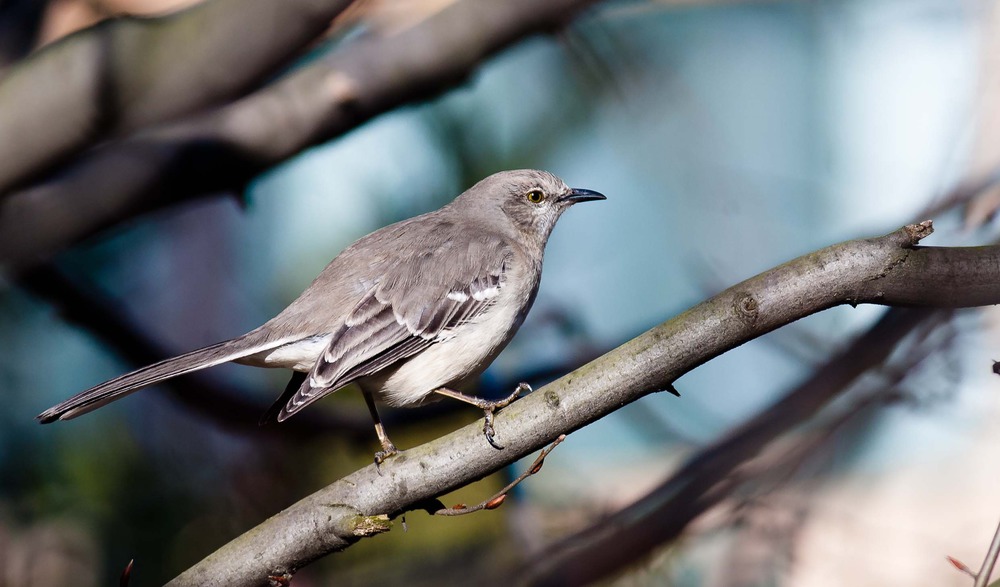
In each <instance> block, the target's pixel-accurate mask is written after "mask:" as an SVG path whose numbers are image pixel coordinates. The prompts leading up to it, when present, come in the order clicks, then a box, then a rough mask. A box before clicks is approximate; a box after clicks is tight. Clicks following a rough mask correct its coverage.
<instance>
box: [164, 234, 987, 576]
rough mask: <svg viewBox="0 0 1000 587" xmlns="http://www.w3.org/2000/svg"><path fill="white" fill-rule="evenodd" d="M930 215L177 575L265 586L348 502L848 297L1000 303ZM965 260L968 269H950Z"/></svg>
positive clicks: (828, 256)
mask: <svg viewBox="0 0 1000 587" xmlns="http://www.w3.org/2000/svg"><path fill="white" fill-rule="evenodd" d="M929 232H930V223H925V224H923V225H910V226H908V227H906V228H904V229H901V230H899V231H896V232H894V233H891V234H889V235H886V236H884V237H881V238H875V239H866V240H856V241H849V242H846V243H842V244H839V245H835V246H832V247H829V248H826V249H823V250H821V251H818V252H815V253H812V254H810V255H806V256H804V257H800V258H799V259H796V260H794V261H791V262H789V263H786V264H784V265H782V266H780V267H777V268H775V269H772V270H770V271H767V272H765V273H762V274H761V275H758V276H756V277H754V278H751V279H749V280H747V281H744V282H743V283H740V284H738V285H736V286H734V287H731V288H729V289H727V290H726V291H724V292H722V293H720V294H719V295H717V296H715V297H713V298H711V299H710V300H708V301H706V302H703V303H701V304H699V305H697V306H695V307H693V308H691V309H690V310H688V311H686V312H684V313H683V314H681V315H679V316H677V317H676V318H674V319H672V320H669V321H668V322H665V323H664V324H661V325H660V326H657V327H656V328H653V329H652V330H650V331H648V332H646V333H644V334H642V335H641V336H639V337H637V338H635V339H633V340H631V341H629V342H628V343H626V344H624V345H622V346H621V347H619V348H617V349H615V350H614V351H611V352H610V353H607V354H606V355H604V356H602V357H600V358H599V359H597V360H595V361H593V362H592V363H590V364H588V365H585V366H584V367H581V368H580V369H577V370H576V371H574V372H573V373H570V374H569V375H566V376H565V377H563V378H561V379H559V380H557V381H555V382H553V383H552V384H550V385H547V386H545V387H543V388H541V389H539V390H538V391H536V392H535V393H533V394H531V395H529V396H527V397H525V398H523V399H521V400H518V401H517V402H515V403H514V404H512V405H511V406H510V407H508V408H506V409H504V410H503V411H501V412H500V413H499V414H497V417H496V423H495V425H496V430H497V433H498V440H499V441H500V442H501V443H503V444H504V445H505V446H506V447H507V448H506V449H505V450H503V451H497V450H495V449H493V448H492V447H490V446H489V444H487V443H486V442H484V441H483V438H482V425H481V424H471V425H469V426H467V427H465V428H462V429H460V430H457V431H455V432H453V433H451V434H449V435H447V436H445V437H442V438H439V439H437V440H435V441H433V442H430V443H427V444H424V445H421V446H418V447H415V448H413V449H410V450H407V451H405V452H403V453H402V454H400V455H398V456H397V457H394V458H392V459H390V460H389V461H387V462H386V463H383V465H382V474H381V475H379V474H378V473H376V471H375V468H374V467H373V466H370V467H367V468H365V469H362V470H360V471H357V472H355V473H353V474H351V475H349V476H348V477H345V478H344V479H341V480H340V481H337V482H335V483H333V484H331V485H329V486H328V487H326V488H324V489H322V490H321V491H319V492H317V493H314V494H313V495H311V496H309V497H307V498H305V499H303V500H302V501H300V502H298V503H296V504H294V505H293V506H291V507H289V508H288V509H286V510H284V511H283V512H281V513H279V514H278V515H276V516H274V517H272V518H270V519H269V520H267V521H266V522H264V523H262V524H261V525H260V526H258V527H257V528H255V529H253V530H252V531H250V532H248V533H246V534H244V535H243V536H241V537H239V538H237V539H236V540H234V541H233V542H231V543H230V544H228V545H226V546H224V547H223V548H222V549H220V550H219V551H217V552H216V553H215V554H213V555H212V556H211V557H209V558H208V559H205V560H204V561H202V562H201V563H199V564H198V565H196V566H195V567H193V568H192V569H190V570H188V571H187V572H185V573H184V574H182V575H181V576H179V577H178V578H177V579H175V580H174V581H173V582H171V585H174V586H182V585H226V584H242V585H258V584H264V581H265V580H266V576H267V574H268V573H269V572H271V571H273V570H274V569H284V570H292V571H294V570H295V569H297V568H299V567H301V566H302V565H304V564H307V563H308V562H310V561H312V560H315V559H316V558H318V557H320V556H322V555H324V554H326V553H327V552H330V548H329V547H328V546H327V545H326V544H325V542H323V541H322V540H318V539H317V536H323V535H324V532H325V531H326V528H327V526H329V525H330V524H341V523H342V522H343V521H342V520H341V519H339V518H337V517H336V516H331V515H330V512H329V506H330V504H338V505H343V506H346V507H348V508H350V509H353V510H356V511H357V512H360V513H361V514H364V515H376V514H393V513H397V512H401V511H405V510H407V509H410V508H413V507H416V506H418V505H419V504H421V503H425V502H426V501H427V500H431V499H433V498H435V497H436V496H439V495H441V494H443V493H446V492H448V491H451V490H453V489H455V488H457V487H460V486H462V485H465V484H467V483H470V482H472V481H475V480H477V479H480V478H482V477H484V476H486V475H488V474H490V473H492V472H494V471H497V470H499V469H500V468H502V467H504V466H506V465H509V464H510V463H512V462H514V461H515V460H517V459H520V458H522V457H524V456H525V455H527V454H529V453H531V452H532V451H534V450H537V449H539V448H541V447H542V446H543V445H545V444H547V443H549V442H551V441H552V440H553V439H555V438H556V437H557V436H559V434H563V433H567V432H570V431H573V430H576V429H578V428H580V427H582V426H585V425H587V424H589V423H590V422H593V421H594V420H597V419H598V418H601V417H603V416H605V415H607V414H609V413H611V412H613V411H615V410H617V409H618V408H620V407H622V406H624V405H625V404H628V403H631V402H633V401H635V400H637V399H639V398H640V397H642V396H644V395H647V394H649V393H651V392H653V391H656V390H662V389H666V388H668V387H669V385H670V383H671V382H672V381H674V380H675V379H676V378H678V377H680V376H681V375H682V374H684V373H686V372H687V371H689V370H691V369H693V368H694V367H696V366H698V365H700V364H702V363H704V362H705V361H707V360H709V359H711V358H712V357H715V356H717V355H719V354H721V353H723V352H725V351H726V350H729V349H732V348H734V347H736V346H738V345H740V344H743V343H744V342H747V341H748V340H751V339H753V338H755V337H758V336H760V335H762V334H765V333H767V332H769V331H771V330H774V329H775V328H778V327H780V326H782V325H784V324H787V323H789V322H791V321H793V320H797V319H799V318H802V317H804V316H807V315H809V314H812V313H815V312H817V311H820V310H823V309H826V308H829V307H832V306H835V305H838V304H843V303H851V304H858V303H878V304H906V305H922V306H946V307H956V306H977V305H984V304H992V303H998V302H1000V263H998V262H997V259H1000V247H977V248H914V245H915V244H916V242H917V241H918V240H919V239H920V238H922V237H923V236H925V235H926V234H928V233H929ZM955 265H961V266H964V267H965V268H966V272H965V273H957V274H956V272H955V271H954V270H953V269H952V267H954V266H955Z"/></svg>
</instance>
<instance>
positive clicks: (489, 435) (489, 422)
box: [483, 410, 503, 450]
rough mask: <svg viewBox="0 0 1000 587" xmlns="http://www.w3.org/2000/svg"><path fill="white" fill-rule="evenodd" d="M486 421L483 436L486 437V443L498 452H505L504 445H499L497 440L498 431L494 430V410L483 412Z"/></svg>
mask: <svg viewBox="0 0 1000 587" xmlns="http://www.w3.org/2000/svg"><path fill="white" fill-rule="evenodd" d="M483 413H484V414H485V415H486V418H485V419H486V421H485V422H484V423H483V434H484V435H486V442H488V443H490V446H492V447H493V448H495V449H497V450H503V445H500V444H497V442H496V441H495V440H493V439H494V438H495V437H496V431H494V430H493V410H483Z"/></svg>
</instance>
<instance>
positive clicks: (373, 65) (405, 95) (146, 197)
mask: <svg viewBox="0 0 1000 587" xmlns="http://www.w3.org/2000/svg"><path fill="white" fill-rule="evenodd" d="M593 1H594V0H552V1H549V2H537V1H535V0H510V1H507V2H495V1H494V0H463V1H461V2H456V3H455V4H453V5H451V6H449V7H448V8H446V9H444V10H442V11H441V12H440V13H438V14H436V15H434V16H432V17H430V18H428V19H427V20H426V21H424V22H423V23H421V24H419V25H417V26H414V27H412V28H410V29H407V30H406V31H404V32H401V33H399V34H397V35H394V36H392V37H390V38H385V39H383V38H371V37H368V38H362V39H359V40H357V41H355V42H352V43H349V44H348V45H347V46H345V47H343V48H342V49H338V50H337V51H335V52H334V53H333V54H332V55H331V56H330V57H328V58H326V59H324V60H321V61H319V62H317V63H315V64H313V65H310V66H306V67H303V68H301V69H299V70H296V71H295V72H293V73H291V74H289V75H288V76H286V77H285V78H283V79H281V80H279V81H277V82H275V83H274V84H272V85H269V86H267V87H265V88H264V89H261V90H259V91H257V92H255V93H253V94H251V95H249V96H247V97H245V98H243V99H241V100H238V101H236V102H233V103H231V104H229V105H227V106H225V107H221V108H219V109H216V110H213V111H209V112H206V113H204V114H200V115H197V116H193V117H189V118H186V119H183V120H180V121H178V122H176V123H173V124H169V125H165V126H162V127H159V128H154V129H149V130H144V131H141V132H137V133H135V134H132V135H130V136H128V137H126V138H123V139H122V140H118V141H113V142H110V143H107V144H105V145H102V146H99V147H97V148H95V149H93V150H91V151H88V152H87V153H84V154H82V155H81V156H80V157H79V158H77V159H76V160H74V161H72V162H71V163H69V164H68V165H67V166H66V167H64V168H62V169H61V170H59V171H58V172H55V173H53V174H51V175H49V176H46V177H45V178H43V179H40V180H39V181H38V182H37V183H35V184H33V185H30V186H27V187H25V188H23V189H20V190H18V191H15V192H13V193H10V194H8V195H7V197H5V198H3V199H2V200H0V264H4V265H7V266H8V267H12V268H17V267H18V266H22V267H23V266H25V265H26V264H30V263H32V262H36V261H37V260H39V259H42V258H45V257H46V256H48V255H51V254H52V253H53V252H55V251H57V250H59V249H61V248H64V247H66V246H68V245H70V244H72V243H75V242H77V241H79V240H80V239H82V238H84V237H86V236H89V235H91V234H93V233H94V232H96V231H98V230H100V229H102V228H106V227H108V226H111V225H114V224H117V223H119V222H121V221H123V220H125V219H127V218H129V217H132V216H134V215H136V214H138V213H141V212H144V211H147V210H150V209H153V208H156V207H159V206H162V205H164V204H167V203H174V202H177V201H182V200H184V199H185V198H191V197H196V196H204V195H207V194H212V193H218V192H220V191H227V190H240V189H241V188H242V186H243V185H244V184H245V183H246V182H247V181H249V180H250V179H251V178H252V177H253V176H255V175H257V174H259V173H260V172H262V171H264V170H265V169H267V168H268V167H270V166H273V165H274V164H276V163H278V162H280V161H283V160H285V159H287V158H288V157H291V156H292V155H294V154H296V153H298V152H299V151H301V150H302V149H304V148H306V147H308V146H310V145H315V144H317V143H320V142H323V141H327V140H329V139H331V138H333V137H335V136H338V135H340V134H342V133H344V132H346V131H348V130H351V129H353V128H356V127H357V126H358V125H359V124H361V123H362V122H364V121H366V120H368V119H370V118H371V117H373V116H376V115H378V114H381V113H383V112H386V111H388V110H391V109H393V108H395V107H397V106H399V105H400V104H404V103H408V102H412V101H416V100H420V99H423V98H426V97H428V96H431V95H434V94H437V93H439V92H441V91H443V90H444V89H446V88H449V87H452V86H453V85H455V84H456V83H458V82H459V81H461V80H463V79H465V77H466V76H468V75H469V73H471V72H472V71H473V70H475V68H476V67H477V66H478V65H479V64H480V63H481V62H482V60H483V59H484V58H485V57H486V56H487V55H489V54H491V53H494V52H496V51H498V50H499V49H501V48H503V47H506V46H509V45H510V44H512V43H513V42H514V41H517V40H519V39H521V38H523V37H525V36H527V35H529V34H533V33H537V32H542V31H549V30H553V29H556V28H558V27H560V26H562V25H564V24H566V23H567V22H568V21H569V20H570V19H571V18H572V17H573V16H574V15H576V13H578V12H579V11H580V10H581V9H583V8H585V7H586V6H588V5H590V4H591V3H593ZM67 50H68V49H67ZM7 100H8V98H4V97H2V96H0V103H4V102H6V101H7ZM51 128H54V129H59V128H60V125H52V126H51ZM59 132H62V131H59ZM0 134H2V132H0ZM11 142H13V141H11Z"/></svg>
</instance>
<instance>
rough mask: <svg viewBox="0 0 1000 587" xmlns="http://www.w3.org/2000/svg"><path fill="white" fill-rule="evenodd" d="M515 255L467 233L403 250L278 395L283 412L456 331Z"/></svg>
mask: <svg viewBox="0 0 1000 587" xmlns="http://www.w3.org/2000/svg"><path fill="white" fill-rule="evenodd" d="M511 257H512V252H511V249H510V247H509V246H508V245H506V244H505V243H504V241H502V240H500V239H497V238H489V237H485V236H470V235H468V234H458V235H455V236H454V237H451V238H444V239H442V240H440V242H439V244H437V246H433V245H432V246H430V247H427V248H422V249H421V251H420V252H414V253H413V254H411V255H408V256H401V257H399V258H398V259H397V260H396V261H394V262H393V264H392V265H391V266H390V267H389V268H388V269H387V270H385V271H384V272H383V274H382V275H381V276H380V277H379V278H378V279H377V280H375V281H374V283H373V284H372V286H371V287H370V288H369V289H368V290H367V291H366V292H365V293H364V295H363V297H362V298H361V300H360V301H359V302H358V303H357V305H355V306H354V309H353V310H352V311H351V313H350V314H349V315H348V317H347V319H346V321H345V322H344V324H343V326H341V327H340V329H339V330H338V331H337V332H335V333H334V336H333V338H332V339H331V341H330V343H329V345H328V346H327V348H326V349H325V350H324V352H323V354H322V355H320V357H319V359H318V360H317V362H316V365H315V366H313V369H312V371H311V372H310V373H309V377H307V378H306V380H305V382H303V384H302V386H301V387H300V388H299V389H298V390H297V391H296V392H295V393H294V394H293V395H292V396H291V397H290V398H287V402H284V400H285V399H286V397H283V398H281V399H280V400H279V402H283V403H284V405H283V407H282V408H281V411H280V412H279V413H278V416H277V420H278V421H279V422H280V421H282V420H285V419H287V418H289V417H290V416H292V415H293V414H295V413H296V412H298V411H299V410H301V409H302V408H304V407H305V406H307V405H309V404H311V403H312V402H314V401H316V400H318V399H320V398H321V397H323V396H325V395H327V394H328V393H331V392H333V391H335V390H337V389H339V388H340V387H343V386H344V385H347V384H348V383H350V382H352V381H354V380H356V379H359V378H361V377H365V376H368V375H372V374H374V373H377V372H378V371H380V370H381V369H384V368H386V367H388V366H390V365H392V364H393V363H396V362H398V361H401V360H403V359H407V358H409V357H412V356H414V355H415V354H417V353H419V352H420V351H422V350H424V349H426V348H427V347H429V346H431V345H433V344H435V343H437V342H440V341H442V340H447V339H448V338H450V337H451V336H452V330H453V329H454V328H455V327H457V326H459V325H461V324H464V323H466V322H470V321H473V320H475V319H476V318H477V317H478V316H480V315H481V314H482V313H483V312H484V311H485V310H486V309H487V308H488V307H490V306H491V305H492V304H493V303H495V301H496V298H497V296H498V295H499V292H500V290H501V289H502V288H503V287H504V285H505V283H506V276H507V272H508V271H509V269H510V262H511ZM428 391H430V390H428Z"/></svg>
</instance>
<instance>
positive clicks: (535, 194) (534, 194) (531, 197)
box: [525, 190, 545, 204]
mask: <svg viewBox="0 0 1000 587" xmlns="http://www.w3.org/2000/svg"><path fill="white" fill-rule="evenodd" d="M525 197H527V198H528V201H529V202H531V203H532V204H541V203H542V200H544V199H545V194H544V193H543V192H542V190H531V191H530V192H528V193H527V195H526V196H525Z"/></svg>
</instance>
